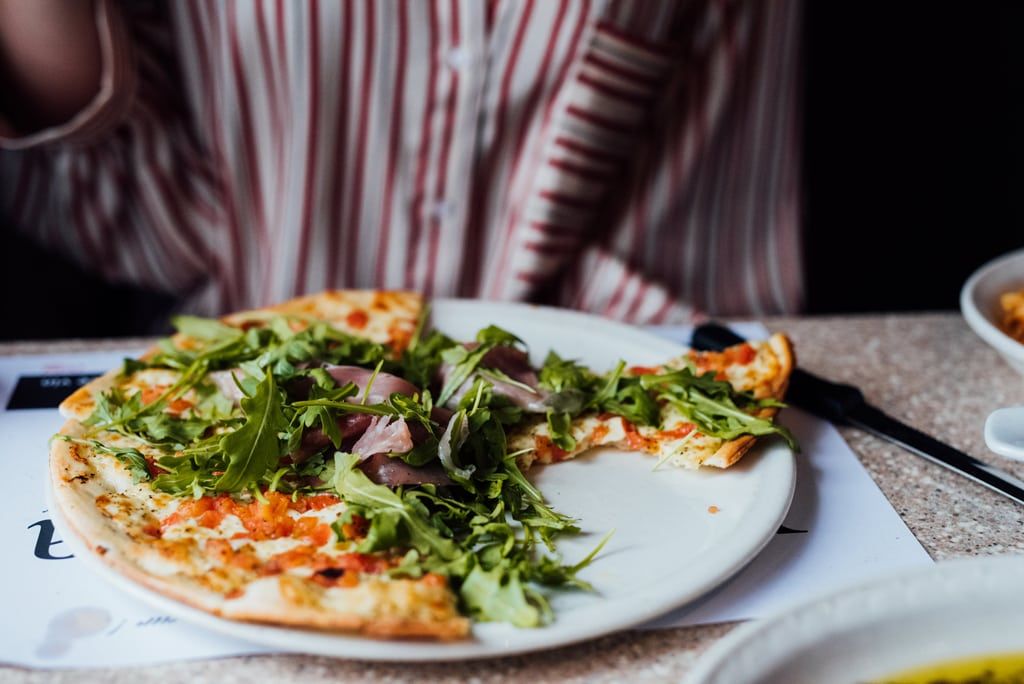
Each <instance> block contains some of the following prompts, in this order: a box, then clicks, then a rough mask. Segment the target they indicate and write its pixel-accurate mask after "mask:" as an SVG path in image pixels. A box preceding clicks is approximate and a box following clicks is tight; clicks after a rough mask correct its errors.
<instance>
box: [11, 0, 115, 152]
mask: <svg viewBox="0 0 1024 684" xmlns="http://www.w3.org/2000/svg"><path fill="white" fill-rule="evenodd" d="M102 71H103V56H102V50H101V47H100V38H99V31H98V29H97V26H96V17H95V6H94V0H0V73H2V75H3V77H2V78H3V90H4V97H3V98H2V101H3V103H4V104H3V106H2V108H0V117H3V118H4V119H6V121H0V134H7V135H10V134H11V133H13V132H17V133H21V134H25V133H32V132H34V131H36V130H39V129H41V128H46V127H49V126H54V125H58V124H61V123H64V122H66V121H68V120H69V119H71V118H72V117H73V116H74V115H75V114H77V113H78V112H79V111H81V110H82V109H83V108H85V107H86V106H87V105H88V104H89V103H90V102H92V100H93V99H94V98H95V97H96V95H97V94H98V93H99V91H100V86H101V77H102ZM4 124H6V126H5V125H4ZM4 128H6V129H7V130H6V131H4V130H3V129H4Z"/></svg>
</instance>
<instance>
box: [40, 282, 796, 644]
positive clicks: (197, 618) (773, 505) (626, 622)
mask: <svg viewBox="0 0 1024 684" xmlns="http://www.w3.org/2000/svg"><path fill="white" fill-rule="evenodd" d="M430 305H431V307H432V311H433V310H436V309H437V308H450V307H451V308H458V307H467V308H473V309H475V308H480V307H487V308H488V309H491V310H492V311H493V309H494V308H495V307H497V308H499V309H513V310H516V311H518V312H520V313H521V314H525V315H534V316H535V315H537V314H538V313H540V315H542V316H545V317H550V316H557V317H559V318H560V322H561V321H564V319H565V317H566V316H570V317H571V318H572V319H573V320H574V321H575V322H576V323H579V324H581V325H585V326H587V327H588V328H598V329H601V328H604V329H606V330H607V329H608V328H611V329H612V330H614V331H616V332H617V333H618V334H619V335H625V336H627V337H629V338H633V339H636V340H637V342H638V343H639V344H643V345H647V346H650V347H655V348H656V349H655V351H656V352H657V353H658V354H661V353H666V352H667V353H668V354H673V353H680V352H682V351H684V350H685V349H686V347H685V346H683V345H681V344H679V343H677V342H675V341H673V340H670V339H668V338H666V337H662V336H658V335H656V334H654V333H652V332H649V331H647V330H644V329H643V328H640V327H638V326H632V325H628V324H625V323H622V322H620V321H614V320H610V319H606V318H602V317H600V316H596V315H593V314H589V313H585V312H580V311H574V310H568V309H560V308H557V307H549V306H540V305H533V304H523V303H519V302H501V301H490V300H477V299H456V298H437V299H433V300H431V302H430ZM494 313H495V316H496V317H500V311H494ZM552 322H553V321H552ZM776 452H777V453H776ZM769 456H771V458H773V459H774V460H775V461H777V462H779V461H782V460H783V459H782V457H783V456H786V457H787V458H785V465H784V466H777V467H779V468H781V471H780V474H779V475H777V477H780V483H781V484H780V487H779V489H780V490H781V491H779V492H778V493H777V495H778V498H773V499H765V498H764V497H755V498H753V499H752V501H753V506H752V507H751V509H750V510H748V511H746V512H745V514H744V518H743V520H748V519H749V520H752V521H753V522H754V523H756V522H760V524H758V525H756V526H755V528H754V530H753V531H751V532H750V533H749V534H747V535H746V537H745V539H744V544H743V545H742V550H740V551H738V550H737V545H736V544H735V543H733V544H730V545H727V546H725V547H722V546H721V545H717V544H716V545H712V546H711V547H710V548H709V549H707V550H706V551H705V552H704V553H702V554H701V559H702V561H704V563H705V564H706V563H707V559H709V558H710V559H711V560H712V561H713V562H716V563H718V564H719V565H720V567H719V569H717V570H715V571H713V572H712V571H708V570H705V574H706V575H707V577H704V578H703V579H702V580H701V581H699V582H697V583H692V582H691V583H690V586H689V589H688V591H684V592H679V593H677V594H675V595H672V596H671V597H670V598H669V600H668V601H667V602H666V601H665V593H664V591H652V590H651V589H647V590H646V591H643V592H640V593H639V594H637V595H636V596H635V598H632V599H631V600H632V601H634V602H635V603H636V604H637V605H638V606H639V607H638V608H637V609H635V610H632V611H630V612H629V615H628V617H627V618H625V619H611V620H603V621H595V623H594V624H590V625H587V626H584V627H583V628H577V629H576V630H573V631H571V632H570V633H569V634H561V635H557V636H555V635H552V636H555V638H554V639H546V638H544V636H545V635H546V634H547V633H546V632H545V628H537V629H532V630H527V629H523V630H519V632H518V633H519V634H521V635H529V636H526V637H525V638H523V639H518V640H516V641H514V642H511V643H509V642H505V643H497V642H489V641H480V640H477V639H473V638H472V636H471V637H470V638H469V639H466V640H459V641H452V642H430V641H422V640H382V639H375V638H372V637H366V636H360V635H351V634H344V633H330V632H323V631H317V630H310V629H306V628H302V627H287V626H280V625H269V624H261V623H252V622H242V621H237V620H229V619H226V618H221V617H218V616H216V615H214V614H212V613H208V612H206V611H203V610H200V609H197V608H193V607H191V606H188V605H187V604H184V603H181V602H179V601H176V600H174V599H171V598H169V597H166V596H164V595H163V594H160V593H158V592H155V591H152V590H150V589H148V588H146V587H145V586H143V585H141V584H138V583H136V582H133V581H131V579H130V578H127V577H125V576H123V575H121V574H120V573H118V572H117V571H116V570H115V569H114V568H112V567H111V566H109V565H108V564H107V563H104V562H103V560H102V559H101V558H99V557H98V556H97V555H96V554H94V553H93V552H92V551H91V550H89V548H88V546H87V545H86V543H85V541H84V540H82V539H80V538H79V537H78V536H77V533H75V532H74V531H73V529H71V528H70V526H69V525H67V523H66V521H65V520H64V518H63V512H62V511H61V510H60V509H59V508H57V507H56V506H54V505H53V503H54V502H53V498H52V487H53V485H52V478H47V491H46V496H47V502H48V505H49V507H50V510H51V511H52V512H53V513H54V515H53V518H54V524H55V525H56V526H57V528H58V530H59V531H60V533H61V539H63V540H64V541H65V542H67V543H69V544H70V546H71V547H72V551H73V552H74V553H75V555H76V556H78V557H79V559H80V560H82V561H83V562H85V563H87V564H88V565H89V566H90V567H91V568H92V570H93V571H94V572H98V573H99V574H100V575H101V576H102V577H103V578H104V580H106V581H107V582H108V583H110V584H112V585H113V586H114V587H116V588H117V589H119V590H121V591H125V592H127V593H129V594H131V595H133V596H135V597H136V598H138V599H140V600H141V601H143V602H144V603H147V604H149V605H151V606H154V607H156V608H159V609H160V610H162V611H164V612H166V613H168V614H170V615H173V616H174V617H176V618H179V619H181V620H182V621H184V622H187V623H189V624H196V625H199V626H201V627H204V628H206V629H210V630H212V631H215V632H218V633H220V634H224V635H227V636H230V637H233V638H236V639H241V640H244V641H248V642H251V643H253V644H254V645H259V646H261V647H270V648H273V649H279V650H280V652H292V653H312V654H317V655H324V656H328V657H337V658H345V659H353V660H363V661H373V662H445V661H454V660H477V659H485V658H496V657H503V656H511V655H517V654H523V653H531V652H537V651H543V650H550V649H554V648H559V647H563V646H568V645H571V644H575V643H579V642H581V641H586V640H589V639H594V638H597V637H600V636H604V635H607V634H610V633H613V632H616V631H621V630H624V629H629V628H631V627H636V626H638V625H641V624H643V623H645V622H648V621H650V620H652V619H654V618H657V617H659V616H662V615H664V614H666V613H668V612H670V611H672V610H674V609H677V608H680V607H682V606H685V605H687V604H689V603H692V602H693V601H695V600H697V599H699V598H701V597H703V596H705V595H706V594H708V593H710V592H711V591H713V590H714V589H716V588H718V587H719V586H721V585H723V584H725V583H726V582H728V581H729V580H730V579H731V578H732V577H734V576H735V575H736V574H737V573H738V572H739V571H740V570H742V569H743V568H744V567H746V566H747V565H748V564H749V563H750V562H751V561H752V560H753V559H754V558H755V557H756V556H757V555H758V554H760V552H761V551H762V550H763V549H764V548H765V546H767V545H768V544H769V543H770V542H771V540H772V539H773V538H774V536H775V533H776V531H777V529H778V527H779V525H781V524H782V522H783V520H784V519H785V516H786V514H787V513H788V511H789V508H790V505H791V503H792V500H793V495H794V492H795V488H796V454H795V453H794V452H793V451H792V450H791V449H789V448H788V447H787V446H785V445H784V444H783V443H781V442H779V441H778V440H772V441H771V442H769V443H767V444H766V443H761V444H759V445H756V446H755V450H754V451H753V452H752V453H751V454H748V455H747V457H746V458H748V459H749V458H751V457H754V458H757V459H760V458H762V457H769ZM787 466H788V467H787ZM755 467H756V466H755ZM764 467H768V466H764ZM762 509H764V510H762ZM723 548H724V549H725V551H724V552H723V551H722V550H721V549H723ZM716 556H722V558H721V559H716V558H715V557H716ZM295 638H305V639H306V640H308V644H307V645H306V646H304V647H303V646H296V645H295V644H285V643H282V641H288V640H290V639H295Z"/></svg>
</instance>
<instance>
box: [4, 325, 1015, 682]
mask: <svg viewBox="0 0 1024 684" xmlns="http://www.w3.org/2000/svg"><path fill="white" fill-rule="evenodd" d="M766 324H767V325H768V327H769V328H771V329H772V330H782V331H786V332H788V333H789V334H790V336H791V337H792V338H793V340H794V342H795V343H796V349H797V355H798V358H799V362H800V365H801V366H802V367H804V368H806V369H807V370H809V371H812V372H815V373H818V374H820V375H823V376H825V377H827V378H830V379H833V380H837V381H841V382H848V383H851V384H854V385H857V386H858V387H860V388H861V389H862V390H863V391H864V394H865V396H866V397H867V398H868V400H869V401H871V402H872V403H873V404H875V405H876V406H878V407H879V408H881V409H882V410H884V411H886V412H888V413H890V414H892V415H893V416H896V417H898V418H900V419H902V420H904V421H905V422H907V423H909V424H911V425H914V426H915V427H917V428H920V429H921V430H923V431H925V432H927V433H930V434H932V435H934V436H935V437H937V438H938V439H941V440H943V441H945V442H947V443H949V444H951V445H953V446H955V447H957V448H959V449H962V450H964V451H966V452H967V453H969V454H972V455H974V456H978V457H981V458H984V459H986V460H988V461H990V462H991V463H993V464H995V465H998V466H999V467H1002V468H1004V469H1006V470H1008V471H1010V472H1012V473H1014V474H1015V475H1018V476H1020V477H1024V464H1020V463H1014V462H1012V461H1007V460H1005V459H1002V458H1000V457H998V456H996V455H994V454H992V453H990V452H988V450H987V449H986V448H985V444H984V441H983V439H982V425H983V424H984V420H985V416H986V415H987V414H988V413H989V412H990V411H992V410H993V409H995V408H998V407H1000V406H1007V405H1010V404H1024V378H1022V377H1020V376H1019V375H1017V374H1016V373H1014V371H1013V370H1012V369H1010V368H1009V366H1007V365H1006V364H1005V363H1004V362H1003V361H1002V360H1001V359H1000V358H999V357H998V356H997V355H996V353H995V352H994V351H992V350H991V349H990V348H989V347H987V346H986V345H985V344H984V343H983V342H982V341H981V340H980V339H979V338H977V337H976V336H975V335H974V334H973V333H972V332H971V331H970V330H969V329H968V328H967V326H966V325H965V324H964V323H963V321H962V320H961V318H960V317H959V316H957V315H954V314H919V315H887V316H863V317H840V318H831V317H830V318H772V319H768V320H767V321H766ZM125 345H126V342H125V340H118V341H112V342H104V343H96V342H62V343H57V344H53V343H48V344H39V343H17V344H6V345H0V354H19V353H43V352H56V351H71V350H85V349H98V348H103V347H107V348H111V347H124V346H125ZM841 431H842V433H843V436H844V437H845V438H846V440H847V441H848V442H849V444H850V446H851V447H852V448H853V450H854V451H855V452H856V453H857V454H858V456H859V457H860V459H861V461H863V463H864V465H865V466H866V467H867V469H868V471H869V472H870V473H871V476H872V477H873V478H874V479H875V480H876V481H877V482H878V485H879V487H881V489H882V491H883V492H884V493H885V495H886V496H887V497H888V498H889V501H890V502H891V503H892V505H893V506H894V507H895V508H896V510H897V511H898V512H899V514H900V515H901V516H902V517H903V519H904V521H906V523H907V525H908V526H909V527H910V529H911V531H912V532H913V533H914V534H915V535H916V536H917V538H918V539H919V540H920V541H921V543H922V544H923V545H924V547H925V549H927V550H928V552H929V553H930V554H931V555H932V557H934V558H936V559H944V558H953V557H957V556H971V555H983V554H999V553H1010V552H1016V553H1024V507H1021V506H1018V505H1017V504H1014V503H1013V502H1011V501H1009V500H1008V499H1005V498H1003V497H1001V496H999V495H997V494H995V493H994V492H990V491H989V490H987V489H985V488H983V487H981V486H980V485H976V484H973V483H971V482H969V481H967V480H966V479H964V478H962V477H959V476H957V475H955V474H953V473H951V472H949V471H947V470H944V469H943V468H940V467H938V466H935V465H932V464H930V463H928V462H926V461H924V460H923V459H920V458H917V457H915V456H912V455H910V454H908V453H906V452H903V451H901V450H900V449H898V448H896V447H894V446H890V445H889V444H887V443H885V442H882V441H879V440H878V439H875V438H873V437H870V436H868V435H866V434H863V433H860V432H858V431H856V430H851V429H846V428H843V429H841ZM731 628H732V625H715V626H708V627H694V628H682V629H669V630H659V631H651V632H624V633H620V634H614V635H611V636H608V637H605V638H603V639H598V640H595V641H591V642H588V643H585V644H582V645H578V646H571V647H567V648H562V649H557V650H553V651H549V652H545V653H539V654H535V655H530V656H521V657H512V658H505V659H499V660H487V661H481V662H475V663H464V664H438V665H380V664H372V663H361V662H353V661H341V660H331V659H328V658H320V657H311V656H294V655H289V656H250V657H243V658H228V659H223V660H214V661H201V662H191V663H181V664H175V665H164V666H156V667H150V668H135V669H119V670H89V671H87V672H81V671H79V672H44V671H26V670H20V669H17V668H10V667H0V680H2V681H5V682H6V681H11V682H15V681H16V682H37V681H68V682H72V681H73V682H80V681H90V682H109V683H118V684H120V683H122V682H124V683H125V684H128V683H131V684H136V683H139V684H141V683H145V682H154V683H155V682H160V683H161V684H163V683H165V682H169V681H189V682H216V683H217V684H232V683H233V682H249V681H254V680H264V681H271V682H302V684H314V683H316V682H328V681H332V682H333V681H386V682H419V681H451V682H465V681H475V682H499V681H506V680H509V679H520V680H529V681H530V682H531V683H533V684H541V683H542V682H565V681H587V682H621V681H625V680H627V679H628V680H629V681H631V682H633V683H634V684H639V683H641V682H652V681H676V680H678V679H680V677H681V676H682V675H683V674H684V673H685V672H686V671H687V670H688V669H689V668H690V666H691V665H692V664H693V662H694V660H695V659H696V658H697V656H699V655H700V653H701V652H703V651H704V650H705V649H706V648H707V647H708V646H709V645H710V644H711V643H713V642H714V641H715V640H716V639H718V638H720V637H721V636H723V635H724V634H726V633H727V632H729V630H730V629H731Z"/></svg>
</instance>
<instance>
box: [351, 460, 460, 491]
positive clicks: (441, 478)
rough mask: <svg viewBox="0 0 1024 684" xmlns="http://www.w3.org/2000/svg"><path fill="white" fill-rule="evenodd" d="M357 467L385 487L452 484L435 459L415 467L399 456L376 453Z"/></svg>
mask: <svg viewBox="0 0 1024 684" xmlns="http://www.w3.org/2000/svg"><path fill="white" fill-rule="evenodd" d="M359 468H360V469H362V471H363V472H364V473H366V476H367V477H368V478H370V479H371V480H372V481H374V482H376V483H377V484H379V485H384V486H385V487H401V486H403V485H417V484H432V485H437V486H439V487H445V486H447V485H450V484H452V481H451V479H450V478H449V477H448V476H447V475H446V474H445V472H444V468H442V467H441V464H440V463H438V462H437V461H434V462H433V463H428V464H427V465H425V466H418V467H417V466H411V465H409V464H408V463H406V462H405V461H403V460H402V459H400V458H391V457H390V456H388V455H387V454H377V455H376V456H371V457H370V458H368V459H366V460H365V461H363V462H362V463H360V464H359Z"/></svg>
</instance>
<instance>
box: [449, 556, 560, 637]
mask: <svg viewBox="0 0 1024 684" xmlns="http://www.w3.org/2000/svg"><path fill="white" fill-rule="evenodd" d="M459 596H460V597H461V598H462V601H463V602H464V603H465V604H466V606H467V607H468V608H469V610H470V612H472V613H473V617H475V618H476V619H477V620H480V621H490V622H508V623H511V624H513V625H515V626H516V627H537V626H538V625H540V624H541V617H542V611H541V609H540V608H538V607H537V605H535V604H534V603H531V601H530V596H529V595H528V594H527V591H526V587H524V585H523V583H522V581H521V580H520V573H519V571H517V570H512V571H509V570H508V568H506V567H505V566H504V565H496V566H495V567H493V568H492V569H490V570H485V569H484V568H483V567H481V566H480V565H479V564H478V565H476V566H474V567H473V569H472V570H471V571H470V572H469V575H468V576H467V577H466V580H465V581H464V582H463V583H462V587H461V588H460V589H459Z"/></svg>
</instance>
